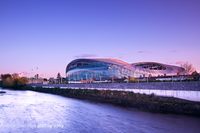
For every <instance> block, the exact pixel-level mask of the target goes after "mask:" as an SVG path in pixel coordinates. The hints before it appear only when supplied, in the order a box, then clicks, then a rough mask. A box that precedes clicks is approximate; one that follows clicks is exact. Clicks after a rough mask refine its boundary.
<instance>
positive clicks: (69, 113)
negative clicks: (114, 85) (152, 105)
mask: <svg viewBox="0 0 200 133" xmlns="http://www.w3.org/2000/svg"><path fill="white" fill-rule="evenodd" d="M199 131H200V118H195V117H189V116H182V115H166V114H154V113H148V112H142V111H138V110H135V109H130V108H121V107H118V106H112V105H110V104H100V103H95V102H89V101H86V100H77V99H71V98H66V97H61V96H57V95H51V94H44V93H38V92H32V91H11V90H6V93H5V94H0V133H8V132H11V133H12V132H14V133H16V132H33V133H34V132H35V133H37V132H39V133H46V132H48V133H56V132H72V133H77V132H84V133H87V132H89V133H92V132H95V133H104V132H105V133H137V132H138V133H178V132H180V133H199Z"/></svg>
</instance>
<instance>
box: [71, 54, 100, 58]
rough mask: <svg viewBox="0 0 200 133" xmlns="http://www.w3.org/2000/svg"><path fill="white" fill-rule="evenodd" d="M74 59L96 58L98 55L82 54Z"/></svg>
mask: <svg viewBox="0 0 200 133" xmlns="http://www.w3.org/2000/svg"><path fill="white" fill-rule="evenodd" d="M74 57H75V58H94V57H98V55H96V54H80V55H76V56H74Z"/></svg>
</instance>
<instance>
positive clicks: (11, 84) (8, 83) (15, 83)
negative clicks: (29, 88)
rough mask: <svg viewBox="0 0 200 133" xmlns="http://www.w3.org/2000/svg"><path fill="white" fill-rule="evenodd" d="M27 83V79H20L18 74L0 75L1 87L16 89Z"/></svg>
mask: <svg viewBox="0 0 200 133" xmlns="http://www.w3.org/2000/svg"><path fill="white" fill-rule="evenodd" d="M27 83H28V78H26V77H20V76H19V75H18V74H12V75H11V74H1V82H0V85H1V87H4V88H18V87H22V86H25V85H26V84H27Z"/></svg>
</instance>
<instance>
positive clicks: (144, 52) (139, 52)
mask: <svg viewBox="0 0 200 133" xmlns="http://www.w3.org/2000/svg"><path fill="white" fill-rule="evenodd" d="M137 53H138V54H146V53H151V52H150V51H144V50H139V51H137Z"/></svg>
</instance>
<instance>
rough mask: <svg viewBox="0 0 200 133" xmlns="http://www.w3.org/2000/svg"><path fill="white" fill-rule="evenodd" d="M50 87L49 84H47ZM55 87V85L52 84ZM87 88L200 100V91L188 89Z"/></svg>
mask: <svg viewBox="0 0 200 133" xmlns="http://www.w3.org/2000/svg"><path fill="white" fill-rule="evenodd" d="M45 87H46V88H48V86H45ZM51 88H53V86H51ZM60 88H61V89H68V88H71V89H86V88H79V87H60ZM87 89H97V90H117V91H129V92H134V93H140V94H147V95H151V94H155V95H157V96H167V97H176V98H181V99H186V100H190V101H200V91H186V90H153V89H116V88H87Z"/></svg>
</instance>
